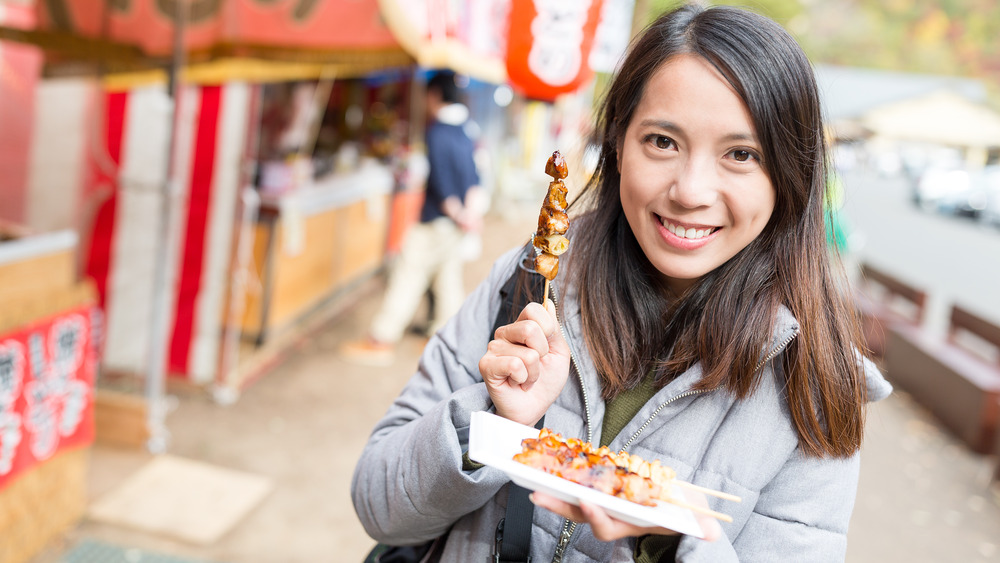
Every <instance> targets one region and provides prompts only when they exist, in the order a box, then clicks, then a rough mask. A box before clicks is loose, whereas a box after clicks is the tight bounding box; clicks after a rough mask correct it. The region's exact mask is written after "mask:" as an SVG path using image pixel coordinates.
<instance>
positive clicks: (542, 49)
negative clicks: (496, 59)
mask: <svg viewBox="0 0 1000 563" xmlns="http://www.w3.org/2000/svg"><path fill="white" fill-rule="evenodd" d="M601 1H602V0H590V1H586V0H581V1H579V2H565V1H563V0H513V2H512V3H511V11H510V27H509V30H510V31H509V34H508V38H507V76H508V79H509V81H510V84H511V86H513V87H514V88H515V89H517V90H519V91H521V92H522V93H523V94H524V95H525V96H526V97H529V98H534V99H538V100H545V101H552V100H554V99H555V98H556V97H557V96H558V95H559V94H565V93H568V92H573V91H575V90H577V89H578V88H579V87H580V86H582V85H583V84H584V82H586V81H587V80H589V79H590V77H591V76H592V75H593V71H591V69H590V66H589V65H588V64H587V58H588V57H589V55H590V49H591V47H592V46H593V44H594V33H595V31H596V30H597V23H598V19H599V17H600V13H601Z"/></svg>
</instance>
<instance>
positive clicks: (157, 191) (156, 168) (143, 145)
mask: <svg viewBox="0 0 1000 563" xmlns="http://www.w3.org/2000/svg"><path fill="white" fill-rule="evenodd" d="M252 88H253V86H251V85H249V84H246V83H229V84H225V85H222V86H218V85H209V86H185V87H183V88H182V89H181V90H180V94H179V96H178V104H177V130H176V135H177V138H176V144H175V153H174V167H175V168H174V177H175V178H176V180H177V181H178V183H179V189H180V193H179V195H178V200H177V201H179V202H180V204H179V206H180V209H181V211H180V212H179V213H177V214H176V215H177V216H178V218H177V220H178V221H180V222H181V224H180V225H178V228H177V229H176V230H175V231H174V232H178V233H181V240H180V241H179V244H176V245H175V247H176V248H177V252H176V254H175V255H174V256H166V257H165V259H167V260H171V261H172V263H173V266H174V267H173V270H174V271H175V272H176V279H175V280H173V283H172V285H171V286H170V302H171V305H172V306H171V307H170V308H169V310H170V311H171V313H172V319H171V320H170V325H169V326H170V333H169V348H168V350H167V362H168V366H167V370H168V373H170V374H172V375H184V376H187V377H190V378H191V379H193V380H195V381H197V382H208V381H211V380H212V379H213V378H214V375H215V372H216V367H217V364H218V354H219V344H220V342H219V339H220V334H221V328H222V322H223V319H222V315H223V311H224V307H223V300H224V299H225V296H226V285H227V280H228V278H229V275H228V273H229V263H230V256H231V247H232V234H233V232H234V221H235V216H236V212H237V209H236V205H237V199H238V192H239V188H240V184H241V178H240V171H241V169H242V162H241V159H242V157H243V149H244V145H245V143H244V139H246V138H247V131H248V125H249V116H250V111H249V107H250V101H251V94H252ZM101 96H102V97H103V100H101V103H99V104H98V105H99V106H103V108H104V112H103V113H104V119H103V125H104V127H103V135H102V136H101V138H100V140H99V142H100V143H102V144H103V146H101V147H97V149H98V150H96V151H93V150H92V153H93V154H91V156H90V158H88V159H87V161H88V162H87V164H86V167H87V168H88V173H87V174H86V176H85V181H84V184H85V185H84V188H83V189H84V193H85V199H89V200H91V201H93V200H95V199H97V200H99V201H100V203H99V206H98V207H97V209H96V212H95V214H94V217H93V221H92V224H93V226H92V233H90V237H89V239H90V240H89V245H88V247H87V248H84V249H83V251H84V252H85V253H86V265H85V270H86V274H87V275H89V276H91V277H93V279H94V280H95V282H96V284H97V288H98V291H99V294H100V304H101V306H102V307H103V308H104V310H105V313H106V319H107V340H106V343H105V354H104V366H105V368H107V369H113V370H114V369H120V370H124V371H133V372H134V371H142V370H143V368H144V367H145V359H146V357H147V354H148V353H149V346H150V339H151V335H150V327H151V324H152V314H153V303H154V301H155V299H156V298H157V296H155V295H154V294H153V292H154V282H153V280H154V272H155V270H156V260H157V259H158V257H159V256H160V253H161V252H162V250H161V246H160V244H161V242H162V241H159V240H157V238H158V236H159V234H160V233H161V228H160V221H161V209H162V205H164V201H163V196H162V182H163V178H164V177H165V173H166V169H165V167H166V155H167V143H168V141H169V139H168V137H169V122H168V119H169V100H168V99H167V98H166V97H165V94H164V88H163V86H162V85H157V86H152V87H143V88H136V89H134V90H130V91H124V92H105V93H102V94H101ZM85 235H86V234H85ZM86 238H87V237H86V236H85V240H86Z"/></svg>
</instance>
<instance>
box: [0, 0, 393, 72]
mask: <svg viewBox="0 0 1000 563" xmlns="http://www.w3.org/2000/svg"><path fill="white" fill-rule="evenodd" d="M177 1H178V0H113V1H107V0H48V1H46V2H38V3H37V4H36V20H37V25H36V26H35V27H34V28H33V29H17V28H13V27H2V28H0V40H11V41H20V42H24V43H30V44H34V45H37V46H39V47H41V48H43V49H45V50H46V52H47V54H48V57H47V59H48V61H49V62H50V64H51V65H52V66H55V67H58V66H60V64H61V63H62V64H63V66H67V65H66V64H65V63H73V64H79V63H81V62H83V63H88V62H90V63H100V64H101V65H102V69H103V70H104V71H105V72H110V73H115V72H127V71H136V70H141V69H144V68H145V69H148V68H154V67H157V66H163V65H164V64H166V62H167V61H169V59H170V56H171V53H172V50H173V41H174V29H175V25H174V23H175V19H176V18H177V15H176V6H177V4H176V2H177ZM183 44H184V48H185V52H186V59H187V61H188V63H189V65H190V66H191V67H192V69H193V70H194V73H193V75H192V76H194V77H195V79H199V78H203V79H206V80H209V81H218V80H225V79H234V78H240V77H245V76H246V75H247V73H249V77H251V78H255V79H261V77H262V76H263V77H265V78H264V79H266V77H267V76H272V75H273V76H275V77H276V78H275V79H280V77H282V76H287V75H288V74H289V73H291V74H292V75H293V76H301V75H302V74H306V75H309V74H312V75H313V76H318V75H319V74H320V73H321V72H322V69H324V68H328V67H329V66H331V65H333V66H336V67H337V68H338V70H337V75H338V76H345V75H351V74H359V73H363V72H368V71H371V70H373V69H377V68H386V67H393V66H405V65H409V64H412V62H413V58H412V57H411V56H410V55H409V54H407V53H406V51H404V50H403V48H402V47H401V46H400V44H399V43H398V42H397V41H396V39H395V38H394V36H393V34H392V32H391V31H390V30H389V28H388V27H387V26H386V24H385V23H384V21H383V20H382V17H381V16H380V14H379V8H378V3H377V0H311V1H310V0H226V1H225V2H223V1H220V0H193V1H191V2H190V4H189V5H188V10H187V13H186V17H185V18H184V33H183ZM220 61H221V62H220ZM234 61H242V62H239V63H234ZM246 61H254V62H252V63H249V64H248V63H247V62H246ZM285 64H291V65H293V66H294V68H293V69H291V70H290V69H289V68H288V67H286V66H285ZM199 65H201V67H200V68H196V67H199ZM192 69H189V70H192Z"/></svg>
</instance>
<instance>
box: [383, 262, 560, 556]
mask: <svg viewBox="0 0 1000 563" xmlns="http://www.w3.org/2000/svg"><path fill="white" fill-rule="evenodd" d="M525 248H526V251H531V250H532V247H531V246H526V247H525ZM531 255H532V256H533V253H532V254H531ZM526 256H527V254H526ZM522 271H523V272H524V273H522ZM543 284H544V278H543V277H542V276H541V275H539V274H537V273H535V272H534V271H533V269H532V268H531V267H530V266H529V265H528V264H527V263H526V259H525V263H519V267H518V268H517V270H515V271H514V273H513V274H511V276H510V277H509V278H507V281H506V282H504V284H503V286H502V287H501V288H500V310H499V311H497V316H496V318H495V319H494V320H493V332H492V333H491V334H493V333H496V331H497V329H498V328H500V327H501V326H504V325H506V324H510V323H512V322H513V321H514V320H516V319H517V313H518V312H519V311H520V310H521V309H522V308H523V307H524V305H526V304H527V303H528V301H529V300H530V298H531V296H540V295H541V294H542V290H543ZM544 420H545V417H542V420H539V421H538V424H536V425H535V427H536V428H539V429H540V428H541V427H542V423H543V422H544ZM530 494H531V491H529V490H528V489H525V488H523V487H520V486H518V485H515V484H514V483H511V484H510V491H509V493H508V495H509V496H508V497H507V513H506V516H504V518H501V519H500V522H499V523H498V524H497V531H496V542H495V544H494V549H495V551H494V557H495V559H494V561H499V562H501V563H530V561H531V558H530V557H529V556H528V553H529V551H530V547H531V522H532V519H533V517H534V510H535V505H534V504H532V502H531V500H530V499H529V498H528V495H530ZM447 539H448V532H445V533H444V535H442V536H440V537H437V538H434V539H433V540H431V541H429V542H427V543H425V544H421V545H408V546H391V545H386V544H382V543H380V544H377V545H376V546H375V547H374V548H372V550H371V552H370V553H368V557H366V558H365V561H364V563H437V561H439V560H440V558H441V552H442V551H443V550H444V544H445V542H446V541H447Z"/></svg>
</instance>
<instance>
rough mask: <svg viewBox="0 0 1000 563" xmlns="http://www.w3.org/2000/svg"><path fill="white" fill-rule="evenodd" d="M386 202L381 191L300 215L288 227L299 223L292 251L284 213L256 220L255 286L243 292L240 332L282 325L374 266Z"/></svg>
mask: <svg viewBox="0 0 1000 563" xmlns="http://www.w3.org/2000/svg"><path fill="white" fill-rule="evenodd" d="M388 205H389V196H388V195H381V196H378V197H376V198H372V199H370V200H359V201H355V202H353V203H350V204H347V205H345V206H343V207H337V208H331V209H327V210H325V211H321V212H319V213H316V214H313V215H308V216H305V217H302V218H301V221H302V223H301V224H300V225H299V226H297V227H288V228H292V229H301V232H300V235H301V237H302V239H301V241H299V242H301V244H292V245H291V246H293V247H297V250H298V251H297V252H289V251H288V246H289V245H288V242H289V241H288V237H289V236H299V234H294V235H293V234H290V232H288V231H286V226H285V225H284V224H283V219H281V218H280V217H279V218H277V219H276V220H275V221H274V224H273V226H272V227H269V226H268V225H266V224H260V225H258V226H257V229H256V232H255V237H256V238H255V241H254V266H253V268H254V271H253V273H254V274H255V275H256V276H257V279H258V280H259V283H260V288H259V290H258V291H256V292H254V293H250V294H248V295H247V296H246V300H245V304H244V306H243V320H242V324H241V328H242V330H243V332H244V334H245V335H246V336H250V337H256V336H257V335H258V334H260V332H261V331H281V330H284V329H286V328H288V327H289V326H290V325H292V324H294V323H296V322H298V321H300V320H301V319H302V318H303V317H304V316H305V315H307V314H308V313H310V312H311V311H313V310H315V309H316V308H317V307H318V306H319V305H321V304H322V303H323V302H324V301H326V300H328V299H330V298H331V297H332V296H334V295H335V294H336V293H337V292H338V291H340V290H343V289H345V288H346V287H347V286H348V285H350V284H351V283H352V282H354V281H356V280H358V279H359V278H361V277H363V276H364V275H366V274H367V273H370V272H373V271H375V270H376V269H378V268H379V267H380V266H381V265H382V262H383V261H384V259H385V244H386V233H387V228H388V220H389V218H388V214H389V209H388ZM272 228H273V231H272V230H271V229H272ZM269 237H273V241H271V243H270V244H268V238H269ZM268 269H270V270H269V271H270V278H268ZM267 300H269V302H268V303H267V305H266V308H267V311H266V315H265V312H264V309H265V301H267ZM265 316H266V318H265Z"/></svg>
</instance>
